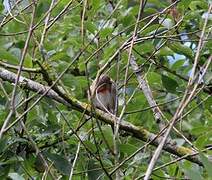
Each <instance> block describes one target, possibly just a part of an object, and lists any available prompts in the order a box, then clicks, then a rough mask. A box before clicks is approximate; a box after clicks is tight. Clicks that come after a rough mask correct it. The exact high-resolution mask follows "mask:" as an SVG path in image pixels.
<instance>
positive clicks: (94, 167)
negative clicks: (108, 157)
mask: <svg viewBox="0 0 212 180" xmlns="http://www.w3.org/2000/svg"><path fill="white" fill-rule="evenodd" d="M87 171H88V172H87V173H88V180H96V179H101V178H99V177H100V176H101V175H102V173H103V170H102V168H101V167H100V165H99V163H98V162H96V161H94V160H93V159H91V160H89V162H88V169H87Z"/></svg>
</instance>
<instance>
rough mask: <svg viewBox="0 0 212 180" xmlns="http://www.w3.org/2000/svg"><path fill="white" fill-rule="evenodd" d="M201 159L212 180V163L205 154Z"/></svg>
mask: <svg viewBox="0 0 212 180" xmlns="http://www.w3.org/2000/svg"><path fill="white" fill-rule="evenodd" d="M200 158H201V160H202V162H203V164H204V167H205V169H206V171H207V173H208V176H209V177H210V179H211V178H212V171H211V170H212V162H211V161H209V160H208V158H207V157H205V155H204V154H202V153H200Z"/></svg>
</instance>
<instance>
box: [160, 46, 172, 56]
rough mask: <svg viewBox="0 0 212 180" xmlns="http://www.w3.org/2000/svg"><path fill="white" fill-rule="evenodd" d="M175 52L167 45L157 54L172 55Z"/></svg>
mask: <svg viewBox="0 0 212 180" xmlns="http://www.w3.org/2000/svg"><path fill="white" fill-rule="evenodd" d="M173 54H174V52H173V51H172V50H171V49H170V48H169V47H167V46H165V47H163V48H161V49H160V50H159V51H158V52H157V53H156V55H159V56H172V55H173Z"/></svg>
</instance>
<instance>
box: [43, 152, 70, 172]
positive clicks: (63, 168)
mask: <svg viewBox="0 0 212 180" xmlns="http://www.w3.org/2000/svg"><path fill="white" fill-rule="evenodd" d="M45 155H46V156H47V157H48V158H49V159H50V160H51V161H52V162H53V163H54V165H55V167H56V168H57V169H58V170H59V171H60V172H61V173H62V174H64V175H69V172H70V169H71V164H70V163H69V162H68V160H66V159H65V158H64V157H62V156H61V155H58V154H53V153H48V152H46V153H45Z"/></svg>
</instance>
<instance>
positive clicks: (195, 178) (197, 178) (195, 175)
mask: <svg viewBox="0 0 212 180" xmlns="http://www.w3.org/2000/svg"><path fill="white" fill-rule="evenodd" d="M185 174H186V176H188V177H189V178H190V179H191V180H203V178H202V176H201V174H200V171H197V170H196V169H195V170H194V169H187V170H185Z"/></svg>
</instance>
